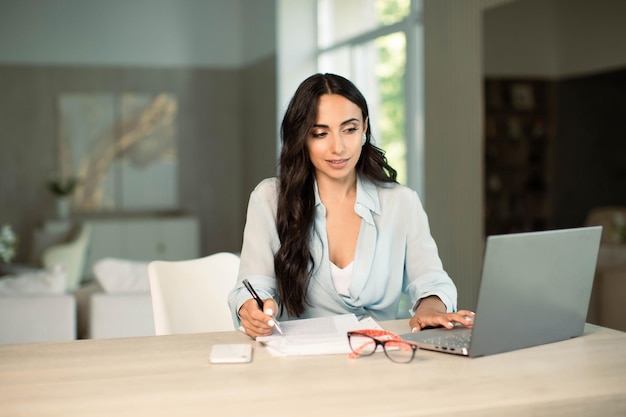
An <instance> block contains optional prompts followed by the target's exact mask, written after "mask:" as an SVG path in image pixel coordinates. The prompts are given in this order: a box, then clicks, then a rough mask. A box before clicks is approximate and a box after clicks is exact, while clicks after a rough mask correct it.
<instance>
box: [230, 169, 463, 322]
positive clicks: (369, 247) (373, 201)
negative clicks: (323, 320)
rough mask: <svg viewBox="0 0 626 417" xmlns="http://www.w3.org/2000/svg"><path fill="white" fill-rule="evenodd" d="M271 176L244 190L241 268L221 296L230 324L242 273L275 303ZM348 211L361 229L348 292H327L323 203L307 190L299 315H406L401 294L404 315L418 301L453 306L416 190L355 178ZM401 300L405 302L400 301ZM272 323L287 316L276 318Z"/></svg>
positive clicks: (243, 296)
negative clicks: (309, 267)
mask: <svg viewBox="0 0 626 417" xmlns="http://www.w3.org/2000/svg"><path fill="white" fill-rule="evenodd" d="M277 197H278V179H277V178H269V179H266V180H264V181H262V182H261V183H260V184H259V185H258V186H257V187H256V188H255V189H254V191H253V192H252V194H251V195H250V201H249V204H248V214H247V220H246V226H245V229H244V235H243V246H242V248H241V265H240V267H239V277H238V281H237V284H236V285H235V288H234V289H233V290H232V291H231V293H230V295H229V297H228V303H229V306H230V309H231V311H232V315H233V322H234V323H235V326H236V327H238V326H239V324H240V321H239V316H238V314H237V312H238V311H239V308H240V307H241V305H242V304H243V303H244V302H245V301H247V300H249V299H250V298H251V296H250V294H249V293H248V291H247V290H246V289H245V287H244V286H243V284H242V280H243V279H244V278H247V279H248V280H249V281H250V283H251V284H252V286H253V287H254V288H255V289H256V291H257V293H258V294H259V296H260V297H261V298H262V299H265V298H269V297H272V298H274V299H275V300H277V301H278V302H280V300H278V294H277V283H276V275H275V273H274V254H275V253H276V252H277V251H278V248H279V246H280V241H279V238H278V232H277V230H276V206H277ZM354 211H355V212H356V213H357V214H358V215H359V216H361V218H362V221H361V229H360V231H359V237H358V241H357V245H356V252H355V254H354V267H353V275H352V283H351V284H350V287H349V291H350V295H351V297H349V298H347V297H342V296H340V295H339V294H338V293H337V291H336V290H335V286H334V284H333V281H332V278H331V275H330V259H329V255H328V237H327V235H326V208H325V207H324V205H323V204H322V201H321V200H320V198H319V193H318V190H317V185H316V187H315V223H314V226H313V227H314V230H313V233H312V236H311V252H312V255H313V259H314V260H315V269H314V271H313V276H312V277H311V281H310V283H309V288H308V292H307V297H308V301H309V303H310V306H308V307H307V309H306V311H305V313H304V316H302V317H301V318H310V317H321V316H329V315H334V314H346V313H354V314H356V315H357V317H359V318H361V317H364V316H372V317H373V318H375V319H376V320H392V319H396V318H399V317H406V316H407V314H406V313H408V312H407V311H402V308H401V306H402V303H401V300H402V299H403V298H405V297H406V296H405V297H403V294H406V295H408V299H409V300H410V304H408V305H407V306H406V308H407V309H408V308H409V307H411V306H412V309H411V312H414V311H415V308H416V307H417V305H418V304H419V300H421V299H422V298H424V297H428V296H430V295H436V296H438V297H439V298H440V299H441V300H442V301H443V302H444V304H445V305H446V308H447V310H448V311H449V312H450V311H456V298H457V292H456V287H455V285H454V283H453V282H452V280H451V279H450V277H449V276H448V274H447V273H446V272H445V271H444V269H443V267H442V263H441V260H440V259H439V255H438V252H437V245H436V244H435V241H434V239H433V238H432V236H431V234H430V228H429V226H428V218H427V216H426V213H425V212H424V209H423V207H422V204H421V202H420V200H419V197H418V196H417V193H416V192H415V191H413V190H411V189H410V188H408V187H405V186H402V185H398V184H388V185H383V186H376V185H375V184H373V183H371V182H369V181H368V180H365V179H361V178H358V179H357V194H356V203H355V205H354ZM405 302H406V300H405ZM278 319H279V320H286V319H293V317H289V318H288V317H286V312H285V313H284V315H283V316H281V317H278Z"/></svg>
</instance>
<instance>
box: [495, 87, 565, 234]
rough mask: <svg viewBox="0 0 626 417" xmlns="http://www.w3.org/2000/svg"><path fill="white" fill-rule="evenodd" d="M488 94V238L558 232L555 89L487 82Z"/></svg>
mask: <svg viewBox="0 0 626 417" xmlns="http://www.w3.org/2000/svg"><path fill="white" fill-rule="evenodd" d="M484 92H485V177H484V187H485V193H484V195H485V234H486V235H487V236H488V235H494V234H506V233H514V232H527V231H535V230H546V229H549V228H551V227H552V224H553V218H552V217H553V216H552V196H553V179H552V159H553V158H552V148H553V144H554V141H555V134H556V132H555V125H556V121H555V109H556V101H555V100H556V94H555V93H556V89H555V84H554V82H552V81H549V80H542V79H530V78H487V79H485V84H484Z"/></svg>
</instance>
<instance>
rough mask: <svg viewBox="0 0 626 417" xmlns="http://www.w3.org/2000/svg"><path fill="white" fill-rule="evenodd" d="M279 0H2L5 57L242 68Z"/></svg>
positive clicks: (261, 49) (261, 42)
mask: <svg viewBox="0 0 626 417" xmlns="http://www.w3.org/2000/svg"><path fill="white" fill-rule="evenodd" d="M274 4H275V2H274V0H184V1H180V0H106V1H102V0H0V64H27V65H29V64H30V65H51V64H52V65H101V66H178V67H180V66H200V67H227V68H228V67H241V66H244V65H246V64H247V63H249V62H254V61H256V60H259V59H260V58H263V57H266V56H268V55H271V54H274V53H275V48H276V46H275V43H274V39H275V37H274V34H273V33H272V31H273V28H272V27H268V26H267V25H264V23H265V22H266V21H267V20H266V19H267V18H269V17H271V18H272V20H273V14H274V10H275V6H274Z"/></svg>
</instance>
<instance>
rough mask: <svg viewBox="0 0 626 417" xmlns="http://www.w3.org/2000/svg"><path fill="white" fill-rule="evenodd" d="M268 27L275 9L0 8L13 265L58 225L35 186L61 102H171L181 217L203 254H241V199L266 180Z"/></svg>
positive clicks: (1, 214)
mask: <svg viewBox="0 0 626 417" xmlns="http://www.w3.org/2000/svg"><path fill="white" fill-rule="evenodd" d="M268 8H269V10H268ZM274 20H275V17H274V1H273V0H261V1H258V0H234V1H230V0H228V1H225V0H202V1H188V2H187V1H186V2H178V1H175V0H133V1H129V2H121V1H111V2H104V3H103V2H90V1H78V0H69V1H59V0H45V1H44V0H27V1H23V2H22V1H15V0H0V92H1V94H0V224H2V223H10V224H12V225H13V226H14V227H15V228H16V229H17V232H18V233H19V238H20V248H21V251H20V252H19V257H18V259H17V261H18V262H21V261H25V260H27V259H28V255H29V254H28V248H29V246H30V240H31V234H32V231H33V229H34V228H35V227H37V226H38V225H40V224H41V223H43V222H44V221H45V220H46V219H48V218H51V217H53V216H54V214H55V212H54V209H55V207H54V202H53V199H52V197H51V196H50V195H49V193H47V191H46V190H45V189H44V187H43V184H44V182H45V181H46V180H47V179H48V178H49V176H50V174H51V173H53V172H55V171H56V170H57V160H56V155H57V153H56V139H57V136H56V132H57V120H56V113H55V112H56V107H55V106H56V100H57V97H58V94H60V93H67V92H86V93H87V92H121V91H131V92H138V93H141V92H160V91H165V92H170V93H173V94H174V95H175V96H177V98H178V102H179V113H178V132H179V133H178V144H179V147H178V151H179V190H180V191H179V192H180V212H182V213H185V214H188V215H195V216H197V217H198V218H199V219H200V222H201V228H202V230H201V235H200V236H201V250H202V252H203V254H208V253H212V252H217V251H222V250H226V251H239V250H240V248H241V236H242V231H243V225H244V221H245V209H246V205H247V200H248V196H249V193H250V191H251V189H252V188H253V186H254V185H255V184H256V183H258V182H259V181H260V180H261V179H262V178H264V177H267V176H271V175H274V173H275V164H276V111H275V108H276V106H275V103H276V76H275V74H276V63H275V61H276V57H275V46H274V45H275V38H274V36H275V35H274V23H275V22H274ZM142 25H144V26H142ZM64 42H67V43H65V44H64ZM70 42H71V43H70ZM181 48H182V49H181ZM55 51H56V53H55ZM155 187H158V184H155ZM120 214H124V213H120ZM135 214H137V213H135Z"/></svg>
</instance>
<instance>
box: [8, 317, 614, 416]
mask: <svg viewBox="0 0 626 417" xmlns="http://www.w3.org/2000/svg"><path fill="white" fill-rule="evenodd" d="M381 324H382V325H383V327H385V328H387V329H389V330H392V331H396V332H405V331H406V329H408V326H407V323H406V321H405V320H398V321H391V322H383V323H381ZM232 342H243V343H254V359H253V362H252V363H250V364H243V365H211V364H209V362H208V357H209V351H210V348H211V345H213V344H215V343H232ZM461 411H462V413H461V414H459V413H460V412H461ZM22 415H23V416H29V417H35V416H46V417H52V416H63V417H71V416H80V417H85V416H107V417H110V416H115V417H122V416H176V417H186V416H202V417H207V416H251V417H252V416H254V417H257V416H271V417H281V416H288V417H300V416H316V417H320V416H330V417H334V416H375V417H381V416H435V415H436V416H448V415H450V416H451V415H454V416H455V417H458V416H459V415H461V416H463V417H468V416H470V417H471V416H481V417H484V416H506V417H511V416H529V415H533V416H561V415H563V416H565V415H567V416H596V415H601V416H603V417H607V416H625V415H626V333H622V332H618V331H614V330H609V329H606V328H601V327H597V326H593V325H587V327H586V332H585V335H584V336H583V337H580V338H576V339H572V340H568V341H565V342H559V343H554V344H550V345H544V346H538V347H534V348H530V349H524V350H519V351H515V352H509V353H504V354H499V355H494V356H488V357H484V358H477V359H469V358H465V357H457V356H452V355H446V354H443V353H436V352H427V351H418V352H417V355H416V359H415V360H414V361H413V362H412V363H410V364H405V365H401V364H395V363H392V362H390V361H389V360H388V359H387V358H386V357H385V355H384V354H383V353H382V352H381V353H376V354H375V355H373V356H371V357H367V358H359V359H355V360H351V359H348V358H347V357H346V356H345V355H332V356H314V357H288V358H277V357H272V356H271V355H270V354H269V353H268V352H267V350H265V349H264V348H263V347H262V346H260V345H259V344H257V343H256V342H252V341H251V340H250V339H249V338H248V337H247V336H245V335H243V334H241V333H239V332H222V333H212V334H206V333H205V334H194V335H176V336H151V337H141V338H129V339H103V340H78V341H73V342H65V343H46V344H32V345H5V346H0V416H22Z"/></svg>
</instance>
